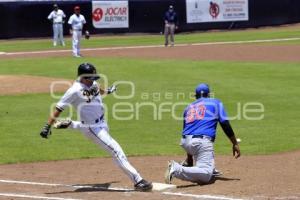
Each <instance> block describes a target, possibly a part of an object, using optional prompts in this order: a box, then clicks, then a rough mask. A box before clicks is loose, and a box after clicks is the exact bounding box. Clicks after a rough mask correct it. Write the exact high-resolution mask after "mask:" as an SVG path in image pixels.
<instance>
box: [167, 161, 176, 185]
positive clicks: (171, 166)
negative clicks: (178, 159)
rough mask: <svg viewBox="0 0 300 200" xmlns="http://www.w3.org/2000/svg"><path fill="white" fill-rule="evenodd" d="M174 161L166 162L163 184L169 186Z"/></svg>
mask: <svg viewBox="0 0 300 200" xmlns="http://www.w3.org/2000/svg"><path fill="white" fill-rule="evenodd" d="M174 162H175V161H174V160H170V161H168V168H167V170H166V172H165V183H167V184H171V182H172V178H173V173H174Z"/></svg>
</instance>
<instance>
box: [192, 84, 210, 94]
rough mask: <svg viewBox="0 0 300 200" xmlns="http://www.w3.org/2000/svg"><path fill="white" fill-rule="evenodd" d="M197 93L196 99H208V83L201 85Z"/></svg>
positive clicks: (197, 88)
mask: <svg viewBox="0 0 300 200" xmlns="http://www.w3.org/2000/svg"><path fill="white" fill-rule="evenodd" d="M195 93H196V95H195V96H196V98H201V97H207V96H208V94H209V93H210V90H209V86H208V85H207V84H206V83H201V84H199V85H198V86H197V87H196V90H195Z"/></svg>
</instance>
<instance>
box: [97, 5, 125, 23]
mask: <svg viewBox="0 0 300 200" xmlns="http://www.w3.org/2000/svg"><path fill="white" fill-rule="evenodd" d="M92 4H93V5H92V9H93V11H92V12H93V26H94V27H95V28H128V27H129V17H128V12H129V10H128V1H93V2H92Z"/></svg>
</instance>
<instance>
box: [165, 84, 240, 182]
mask: <svg viewBox="0 0 300 200" xmlns="http://www.w3.org/2000/svg"><path fill="white" fill-rule="evenodd" d="M209 94H210V89H209V86H208V85H207V84H200V85H198V86H197V88H196V95H195V96H196V101H194V102H193V103H191V104H190V105H189V106H187V108H186V109H185V111H184V113H183V118H184V121H183V131H182V139H181V146H182V147H183V148H184V150H185V151H186V152H187V154H188V155H191V156H192V157H193V159H194V160H195V163H196V164H195V166H192V167H185V166H182V165H181V164H179V163H177V162H175V161H169V164H168V168H167V171H166V173H165V182H166V183H171V181H172V178H173V177H176V178H179V179H181V180H185V181H191V182H196V183H202V184H203V183H209V181H210V180H211V179H212V177H213V171H214V169H215V161H214V148H213V143H214V141H215V137H216V128H217V124H218V122H219V123H220V125H221V127H222V129H223V131H224V132H225V134H226V135H227V137H228V138H229V139H230V141H231V143H232V152H233V155H234V156H235V158H238V157H240V155H241V153H240V148H239V145H238V142H237V140H236V137H235V134H234V132H233V130H232V128H231V125H230V123H229V121H228V118H227V114H226V112H225V109H224V106H223V104H222V102H221V101H219V100H218V99H214V98H210V97H209Z"/></svg>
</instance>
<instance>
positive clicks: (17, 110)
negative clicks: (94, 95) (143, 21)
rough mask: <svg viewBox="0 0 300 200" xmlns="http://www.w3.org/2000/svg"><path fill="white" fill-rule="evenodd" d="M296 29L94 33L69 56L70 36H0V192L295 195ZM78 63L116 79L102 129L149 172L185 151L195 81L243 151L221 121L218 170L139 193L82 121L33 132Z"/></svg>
mask: <svg viewBox="0 0 300 200" xmlns="http://www.w3.org/2000/svg"><path fill="white" fill-rule="evenodd" d="M299 29H300V26H299V25H297V24H296V25H291V26H284V27H270V28H262V29H251V30H240V31H212V32H204V33H190V34H179V35H176V44H175V47H164V46H162V44H163V37H162V36H161V35H128V36H92V38H91V39H90V40H84V41H82V48H83V49H82V54H83V57H82V58H73V57H72V56H71V42H70V38H67V40H66V47H56V48H54V47H52V46H51V44H52V41H51V39H49V38H48V39H30V40H20V39H19V40H5V41H4V40H3V41H0V85H1V87H0V99H1V104H0V119H1V122H0V124H1V125H0V163H1V165H0V199H53V200H66V199H76V200H78V199H84V200H87V199H112V200H115V199H133V200H134V199H145V200H148V199H149V200H150V199H170V200H171V199H222V200H235V199H300V187H299V183H300V172H299V169H300V168H299V166H300V150H299V149H300V128H299V124H298V123H299V122H298V119H299V114H300V112H299V107H300V101H299V99H300V92H299V91H300V90H299V88H300V81H299V77H300V53H299V52H300V33H299ZM83 62H89V63H92V64H94V65H95V66H96V68H97V70H98V72H99V73H100V74H101V76H102V77H103V78H102V83H103V84H104V82H105V80H106V81H107V82H108V85H112V84H117V86H118V90H117V92H116V94H114V95H110V96H107V97H104V103H105V105H106V107H107V109H106V111H107V115H106V119H107V120H108V124H109V127H110V133H111V135H112V136H113V137H114V138H115V139H116V140H117V141H118V142H119V143H120V144H121V146H122V147H123V149H124V151H125V152H126V154H127V155H128V156H129V160H130V161H131V162H132V163H133V165H134V166H135V167H136V168H137V169H138V170H139V171H140V172H141V174H142V175H143V176H144V177H145V178H146V179H147V180H148V179H149V180H151V181H153V182H159V183H162V182H163V181H164V177H163V174H164V171H165V169H166V167H167V161H168V160H170V159H174V160H178V161H180V160H183V159H184V157H185V155H184V151H183V150H182V149H181V147H180V146H179V145H178V144H179V140H180V138H181V135H180V133H181V128H182V119H181V118H180V117H181V115H182V112H183V109H184V107H185V106H186V105H187V104H188V103H190V102H192V101H193V93H194V89H195V87H196V86H197V84H198V83H201V82H206V83H208V84H209V85H210V86H211V89H212V91H213V95H214V97H216V98H218V99H221V100H222V101H223V102H224V104H225V107H226V109H227V112H228V114H229V116H230V117H231V119H232V120H231V124H232V126H233V129H234V130H235V133H236V135H237V137H238V138H241V140H242V141H241V144H240V147H241V152H242V157H241V158H240V159H234V158H233V157H232V156H231V144H230V141H229V140H228V139H227V138H226V136H225V134H224V133H223V132H222V130H221V129H218V134H217V139H216V142H215V152H216V166H217V168H218V169H219V170H221V171H222V172H223V176H222V177H220V178H217V179H216V180H215V182H214V183H212V184H208V185H197V184H192V183H189V182H183V181H179V180H175V181H174V184H176V185H177V188H176V189H172V190H167V191H153V192H148V193H142V192H135V191H132V190H130V189H132V184H131V183H130V181H129V179H128V178H127V177H126V176H125V175H124V174H123V173H122V171H120V170H119V169H118V168H117V167H116V165H115V164H114V163H113V161H112V159H111V158H110V156H109V155H108V154H107V153H105V151H104V150H102V149H99V148H98V146H96V145H95V144H94V143H93V142H91V141H89V140H88V139H86V138H85V137H84V136H83V135H82V134H81V133H80V132H76V131H71V130H55V129H53V130H52V135H51V137H50V139H48V140H45V139H42V138H41V137H40V136H39V132H40V130H41V128H42V127H43V125H44V124H45V122H46V120H47V118H48V116H49V112H50V110H51V108H53V105H55V103H56V102H57V101H58V100H59V97H60V96H61V95H62V94H63V93H64V91H65V90H66V89H67V88H68V83H71V82H72V81H73V80H75V79H76V73H77V67H78V65H79V64H80V63H83ZM51 86H53V88H51ZM51 106H52V107H51ZM63 116H65V117H68V116H72V118H75V119H76V117H77V116H76V114H75V113H74V112H73V111H72V110H67V111H66V112H65V113H64V115H63Z"/></svg>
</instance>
